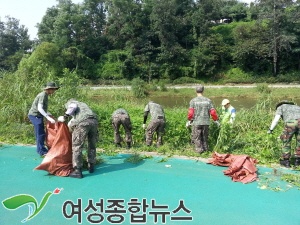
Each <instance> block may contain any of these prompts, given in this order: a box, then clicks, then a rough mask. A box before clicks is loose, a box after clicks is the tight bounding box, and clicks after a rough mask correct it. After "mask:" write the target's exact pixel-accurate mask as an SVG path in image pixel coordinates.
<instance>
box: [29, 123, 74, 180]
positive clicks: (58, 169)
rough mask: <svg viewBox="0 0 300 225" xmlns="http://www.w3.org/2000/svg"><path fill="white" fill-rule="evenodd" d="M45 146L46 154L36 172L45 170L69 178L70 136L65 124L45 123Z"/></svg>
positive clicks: (70, 163)
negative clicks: (46, 148)
mask: <svg viewBox="0 0 300 225" xmlns="http://www.w3.org/2000/svg"><path fill="white" fill-rule="evenodd" d="M46 129H47V130H46V134H47V135H46V144H47V147H48V153H47V155H46V156H45V158H44V159H43V161H42V163H41V164H40V165H39V166H37V167H36V168H35V169H36V170H46V171H48V172H49V173H50V174H53V175H56V176H69V174H70V173H71V172H72V171H73V166H72V136H71V133H70V132H69V128H68V126H67V125H66V124H65V123H61V122H56V123H55V124H52V123H50V122H47V126H46Z"/></svg>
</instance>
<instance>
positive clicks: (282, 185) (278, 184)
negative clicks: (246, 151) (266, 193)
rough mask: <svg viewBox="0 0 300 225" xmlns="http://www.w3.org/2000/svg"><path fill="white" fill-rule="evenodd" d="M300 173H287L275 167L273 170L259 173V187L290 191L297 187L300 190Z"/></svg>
mask: <svg viewBox="0 0 300 225" xmlns="http://www.w3.org/2000/svg"><path fill="white" fill-rule="evenodd" d="M299 184H300V175H299V174H296V173H287V172H284V171H282V170H280V169H279V168H273V170H272V171H271V172H266V173H264V174H261V175H259V181H258V187H259V188H260V189H267V190H272V191H276V192H279V191H288V190H289V189H291V188H293V187H296V188H297V189H298V190H300V185H299Z"/></svg>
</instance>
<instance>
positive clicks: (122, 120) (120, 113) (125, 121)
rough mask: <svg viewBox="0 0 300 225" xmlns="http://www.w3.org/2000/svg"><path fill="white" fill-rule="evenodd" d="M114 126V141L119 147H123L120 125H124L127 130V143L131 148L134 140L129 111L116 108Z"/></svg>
mask: <svg viewBox="0 0 300 225" xmlns="http://www.w3.org/2000/svg"><path fill="white" fill-rule="evenodd" d="M111 120H112V127H113V129H114V141H115V144H116V146H117V147H122V145H121V140H122V138H121V135H120V127H121V126H123V128H124V130H125V142H126V144H127V148H131V142H132V133H131V130H132V125H131V120H130V116H129V113H128V112H127V111H126V110H125V109H123V108H119V109H116V110H115V111H114V112H113V114H112V118H111Z"/></svg>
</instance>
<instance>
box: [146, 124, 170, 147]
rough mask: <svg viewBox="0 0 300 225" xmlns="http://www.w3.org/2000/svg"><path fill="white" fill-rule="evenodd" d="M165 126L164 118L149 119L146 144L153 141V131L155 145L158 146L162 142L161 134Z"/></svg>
mask: <svg viewBox="0 0 300 225" xmlns="http://www.w3.org/2000/svg"><path fill="white" fill-rule="evenodd" d="M165 126H166V123H165V121H164V119H155V120H151V122H150V123H149V125H148V127H147V129H146V145H149V146H150V145H152V142H153V135H154V133H156V134H157V141H156V142H157V143H156V145H157V146H160V145H162V144H163V141H162V136H163V135H164V133H165Z"/></svg>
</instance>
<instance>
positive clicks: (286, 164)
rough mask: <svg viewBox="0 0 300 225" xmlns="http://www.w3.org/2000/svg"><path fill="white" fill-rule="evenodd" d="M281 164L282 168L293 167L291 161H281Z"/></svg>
mask: <svg viewBox="0 0 300 225" xmlns="http://www.w3.org/2000/svg"><path fill="white" fill-rule="evenodd" d="M279 162H280V165H282V166H284V167H286V168H290V167H291V165H290V160H289V159H280V160H279Z"/></svg>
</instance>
